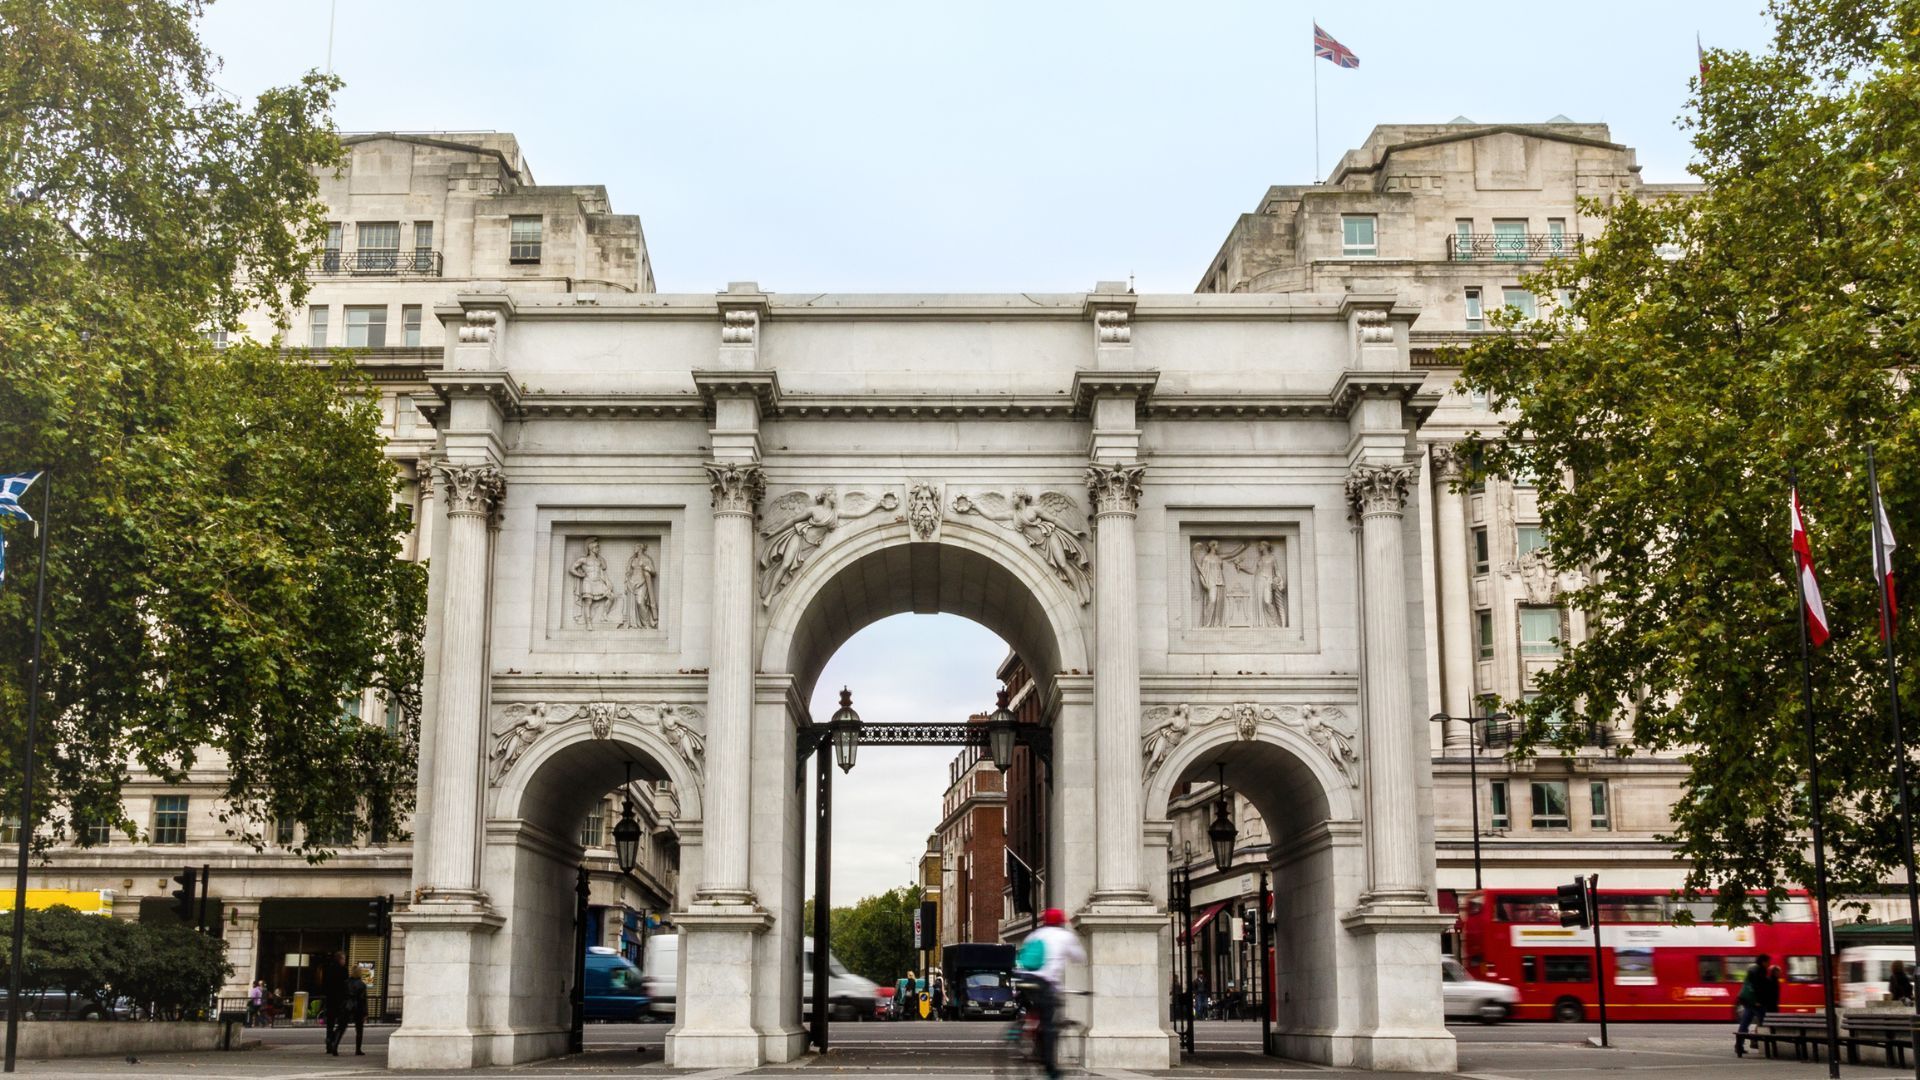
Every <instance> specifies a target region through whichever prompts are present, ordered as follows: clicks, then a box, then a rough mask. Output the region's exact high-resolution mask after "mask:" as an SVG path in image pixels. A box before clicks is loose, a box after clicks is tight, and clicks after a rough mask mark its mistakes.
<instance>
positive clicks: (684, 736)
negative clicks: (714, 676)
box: [654, 701, 707, 771]
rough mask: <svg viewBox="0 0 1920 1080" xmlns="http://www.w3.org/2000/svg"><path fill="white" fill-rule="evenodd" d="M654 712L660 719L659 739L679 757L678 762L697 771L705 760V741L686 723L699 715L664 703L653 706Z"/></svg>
mask: <svg viewBox="0 0 1920 1080" xmlns="http://www.w3.org/2000/svg"><path fill="white" fill-rule="evenodd" d="M654 712H655V713H656V714H657V715H658V716H659V717H660V735H661V737H662V738H664V739H666V740H667V745H668V746H671V747H673V752H674V753H676V754H679V755H680V760H682V761H684V762H686V763H687V764H688V765H690V766H692V767H693V768H694V770H695V771H698V770H699V769H700V767H701V762H702V761H703V760H705V758H706V754H707V740H706V739H704V738H702V737H701V735H700V733H699V732H698V731H695V730H694V729H693V728H692V726H691V725H690V724H689V723H688V721H691V720H697V719H699V714H698V713H696V712H694V711H693V708H692V707H691V706H688V705H679V706H674V705H669V704H667V703H666V702H664V701H663V702H661V703H660V704H658V705H656V706H654Z"/></svg>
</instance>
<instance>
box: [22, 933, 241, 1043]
mask: <svg viewBox="0 0 1920 1080" xmlns="http://www.w3.org/2000/svg"><path fill="white" fill-rule="evenodd" d="M26 921H27V949H26V953H25V956H26V967H25V969H24V970H22V971H21V973H20V975H21V979H20V985H21V988H22V989H23V990H24V991H26V992H27V994H26V996H28V997H30V998H37V997H38V996H39V995H40V994H42V993H44V992H46V991H48V990H63V991H66V992H67V993H70V994H73V995H75V996H77V997H84V998H88V999H91V1000H92V1001H93V1003H94V1004H95V1005H97V1006H99V1007H100V1012H101V1015H103V1016H111V1015H113V1010H112V1009H111V1008H110V1007H109V1006H110V1004H111V1002H112V999H114V998H116V997H125V998H127V999H128V1000H129V1001H131V1002H132V1003H133V1004H134V1005H136V1006H138V1007H140V1008H141V1009H144V1010H146V1011H148V1012H149V1013H150V1014H152V1015H155V1016H167V1017H175V1018H179V1017H184V1016H190V1015H192V1014H194V1013H196V1012H198V1011H199V1010H201V1009H204V1008H206V1007H207V1005H208V1003H209V1002H211V1001H212V999H213V994H214V992H215V991H216V990H218V989H219V988H220V984H221V982H222V981H224V980H225V979H226V977H227V976H228V975H230V974H232V973H233V968H232V966H231V965H230V964H228V963H227V945H226V942H224V941H221V940H220V939H219V938H217V937H214V936H212V935H210V934H202V933H199V932H197V931H195V930H192V929H190V928H188V927H185V926H169V925H164V924H163V925H156V924H153V923H144V922H132V921H129V920H125V919H115V918H112V917H111V916H105V915H87V914H82V913H80V912H78V911H75V910H74V909H72V908H70V907H66V906H64V905H55V906H53V907H50V908H48V909H46V910H45V911H28V912H27V913H26ZM12 963H13V958H12V943H11V942H10V941H9V940H7V939H5V938H0V979H4V978H6V977H7V975H8V974H9V972H10V969H11V965H12Z"/></svg>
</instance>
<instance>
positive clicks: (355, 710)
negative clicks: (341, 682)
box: [340, 694, 361, 727]
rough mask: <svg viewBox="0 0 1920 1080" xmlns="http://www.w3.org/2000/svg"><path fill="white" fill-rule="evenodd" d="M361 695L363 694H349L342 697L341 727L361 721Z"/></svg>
mask: <svg viewBox="0 0 1920 1080" xmlns="http://www.w3.org/2000/svg"><path fill="white" fill-rule="evenodd" d="M360 697H361V695H359V694H348V695H347V696H346V697H343V698H341V699H340V726H341V727H346V726H347V725H349V724H357V723H359V722H360V709H361V702H360Z"/></svg>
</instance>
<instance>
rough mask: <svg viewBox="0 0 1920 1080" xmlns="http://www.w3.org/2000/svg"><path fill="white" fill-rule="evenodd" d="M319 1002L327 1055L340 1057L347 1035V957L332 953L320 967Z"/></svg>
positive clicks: (340, 953)
mask: <svg viewBox="0 0 1920 1080" xmlns="http://www.w3.org/2000/svg"><path fill="white" fill-rule="evenodd" d="M320 1001H321V1003H322V1007H323V1008H324V1009H325V1011H326V1018H327V1053H329V1054H332V1055H333V1056H334V1057H339V1056H340V1040H341V1039H342V1038H345V1037H346V1034H347V955H346V954H345V953H343V952H337V951H336V952H334V953H333V954H332V955H331V956H329V957H327V960H326V962H325V963H323V964H322V965H321V967H320Z"/></svg>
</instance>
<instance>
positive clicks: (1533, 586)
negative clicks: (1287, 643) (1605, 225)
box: [1198, 118, 1698, 892]
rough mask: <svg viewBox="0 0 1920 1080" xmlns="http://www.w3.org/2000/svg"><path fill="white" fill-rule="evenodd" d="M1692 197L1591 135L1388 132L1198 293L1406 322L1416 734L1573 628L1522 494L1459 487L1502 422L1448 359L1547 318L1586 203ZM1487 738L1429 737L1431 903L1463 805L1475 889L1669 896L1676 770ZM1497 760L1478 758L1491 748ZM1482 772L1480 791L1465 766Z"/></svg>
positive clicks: (1509, 694)
mask: <svg viewBox="0 0 1920 1080" xmlns="http://www.w3.org/2000/svg"><path fill="white" fill-rule="evenodd" d="M1696 190H1698V187H1697V185H1691V184H1652V183H1647V182H1646V181H1644V180H1643V179H1642V178H1641V176H1640V166H1639V164H1638V163H1637V162H1636V161H1635V158H1634V152H1633V150H1632V149H1631V148H1630V147H1627V146H1624V145H1621V144H1619V143H1616V142H1614V141H1612V135H1611V133H1610V132H1609V130H1608V128H1607V126H1606V125H1605V124H1581V123H1572V122H1567V121H1564V120H1563V119H1559V118H1556V119H1555V120H1553V121H1549V122H1547V123H1544V124H1477V123H1473V122H1471V121H1468V120H1466V119H1464V118H1462V119H1459V120H1456V121H1454V122H1452V123H1447V124H1426V125H1384V126H1381V127H1377V128H1375V129H1374V130H1373V132H1372V133H1371V134H1370V135H1369V136H1368V137H1367V139H1366V141H1365V142H1364V143H1362V144H1361V145H1360V146H1359V147H1357V148H1355V149H1353V150H1350V151H1348V152H1347V153H1346V154H1345V155H1343V156H1342V157H1341V160H1340V162H1339V164H1338V165H1336V166H1335V167H1334V170H1333V172H1332V174H1331V175H1330V176H1329V177H1328V179H1327V180H1326V182H1324V183H1316V184H1310V185H1292V186H1280V187H1273V188H1270V189H1268V191H1267V193H1266V194H1265V196H1264V197H1263V198H1262V199H1261V200H1260V204H1259V206H1258V207H1257V208H1256V209H1255V210H1254V211H1253V212H1252V213H1249V214H1244V215H1242V216H1241V217H1240V219H1239V220H1238V221H1237V222H1235V224H1234V226H1233V228H1232V229H1231V231H1230V232H1229V233H1228V235H1227V239H1226V241H1225V242H1224V243H1223V244H1222V245H1221V248H1220V251H1219V253H1218V254H1217V255H1216V256H1215V257H1214V260H1213V262H1212V264H1211V265H1210V266H1208V268H1207V271H1206V273H1205V274H1204V275H1203V276H1202V277H1201V280H1200V284H1199V286H1198V291H1199V292H1201V293H1289V292H1309V293H1328V292H1332V293H1338V292H1342V291H1353V292H1367V293H1388V294H1392V295H1395V296H1398V297H1400V298H1402V300H1403V301H1405V302H1406V303H1407V304H1408V305H1410V306H1412V307H1417V308H1418V310H1419V312H1420V314H1419V318H1418V319H1416V320H1415V321H1414V323H1413V326H1412V329H1411V331H1410V333H1409V346H1410V352H1411V357H1412V362H1413V366H1414V367H1415V368H1416V369H1417V370H1419V371H1422V372H1423V373H1424V374H1425V377H1426V384H1425V387H1424V388H1423V392H1424V393H1425V394H1427V395H1429V396H1431V397H1432V398H1433V399H1435V401H1436V407H1435V408H1434V409H1433V411H1432V412H1431V414H1429V415H1427V416H1426V417H1425V418H1424V420H1423V422H1422V423H1421V425H1420V429H1419V434H1418V451H1419V453H1418V457H1419V463H1420V469H1421V476H1420V484H1421V488H1422V491H1424V492H1428V493H1430V497H1429V498H1428V499H1427V500H1425V501H1424V502H1423V503H1422V505H1421V508H1420V529H1419V545H1418V547H1419V558H1420V565H1421V590H1422V594H1423V599H1424V601H1425V603H1424V605H1423V607H1424V613H1425V614H1424V621H1423V624H1422V625H1421V627H1420V634H1421V639H1422V643H1423V646H1424V647H1423V649H1422V653H1423V656H1424V658H1425V662H1426V667H1427V670H1426V678H1425V679H1424V680H1423V686H1424V688H1425V693H1424V695H1423V697H1421V698H1420V699H1418V700H1417V701H1416V703H1415V704H1416V706H1417V707H1418V708H1419V709H1420V710H1421V712H1422V714H1423V715H1425V714H1430V713H1431V714H1439V713H1444V714H1447V715H1449V716H1454V717H1464V716H1467V715H1470V714H1471V715H1484V713H1485V709H1484V707H1482V706H1481V705H1479V704H1477V703H1479V702H1480V701H1481V700H1482V696H1483V695H1488V694H1492V695H1497V696H1498V697H1499V698H1500V699H1502V700H1507V701H1516V700H1521V699H1524V698H1526V697H1527V696H1528V695H1529V694H1530V693H1531V687H1532V680H1533V677H1534V676H1535V675H1536V674H1537V673H1538V672H1539V671H1541V670H1543V669H1545V668H1548V667H1551V666H1552V665H1553V664H1554V663H1555V662H1556V660H1557V659H1558V657H1559V655H1560V652H1561V649H1562V648H1563V644H1562V643H1564V642H1577V641H1580V640H1582V639H1583V637H1584V636H1585V615H1584V614H1583V613H1582V612H1580V611H1577V610H1572V609H1569V608H1567V607H1566V606H1565V605H1564V604H1563V603H1562V602H1561V596H1562V594H1563V592H1564V591H1565V590H1566V589H1568V588H1570V587H1573V586H1575V585H1577V584H1578V582H1579V580H1580V578H1579V574H1580V568H1578V567H1561V566H1556V565H1555V564H1554V563H1553V561H1552V559H1551V557H1550V555H1549V547H1548V542H1547V537H1546V535H1545V532H1544V530H1543V529H1542V528H1541V526H1540V517H1539V512H1538V506H1537V500H1536V491H1535V489H1534V487H1533V486H1532V485H1531V483H1530V482H1529V481H1528V479H1527V478H1525V477H1511V478H1494V479H1490V480H1489V481H1487V482H1486V483H1485V484H1484V485H1479V486H1474V487H1471V488H1462V487H1461V486H1459V481H1460V478H1461V472H1460V469H1461V465H1462V463H1463V458H1462V453H1463V448H1462V444H1463V443H1465V442H1466V440H1468V439H1469V438H1471V437H1475V436H1483V437H1489V438H1497V437H1499V434H1500V432H1501V430H1502V417H1501V416H1500V415H1499V414H1498V413H1497V412H1496V411H1494V410H1493V409H1491V408H1490V407H1489V405H1488V403H1487V401H1486V400H1485V399H1484V397H1479V396H1476V395H1472V394H1468V393H1466V392H1464V391H1462V390H1460V389H1458V388H1457V387H1456V386H1455V382H1456V380H1457V379H1458V377H1459V374H1460V371H1459V368H1458V366H1457V364H1455V363H1454V362H1453V361H1452V360H1451V359H1450V356H1451V353H1450V350H1451V348H1452V347H1453V346H1457V345H1460V344H1462V343H1465V342H1467V341H1470V340H1472V338H1473V336H1474V335H1477V334H1483V333H1488V332H1492V331H1491V330H1490V329H1489V325H1490V324H1489V323H1488V319H1487V317H1488V315H1489V314H1491V313H1492V312H1493V311H1495V310H1497V309H1499V308H1501V307H1515V308H1518V309H1519V310H1520V311H1522V312H1523V313H1534V312H1538V311H1540V310H1544V309H1545V308H1547V307H1548V306H1549V305H1552V304H1554V303H1555V302H1556V301H1557V299H1558V298H1555V297H1550V296H1543V297H1536V296H1534V295H1532V294H1531V293H1530V292H1529V291H1527V290H1526V289H1525V288H1524V287H1523V285H1522V282H1521V278H1522V276H1523V275H1526V274H1528V273H1530V272H1533V271H1536V270H1538V269H1539V268H1540V267H1542V266H1543V265H1544V263H1545V260H1548V259H1552V258H1555V257H1559V256H1562V255H1568V254H1571V253H1572V252H1573V251H1574V250H1576V249H1577V246H1578V245H1579V244H1580V243H1581V241H1582V238H1583V237H1585V236H1591V235H1592V234H1593V232H1594V230H1595V229H1596V228H1597V221H1596V219H1595V218H1594V217H1592V216H1591V215H1590V214H1588V213H1587V212H1586V211H1585V210H1584V209H1583V208H1582V206H1581V205H1580V200H1582V199H1594V200H1598V201H1599V203H1600V204H1602V205H1605V204H1607V203H1610V202H1611V201H1613V200H1616V199H1621V198H1627V197H1633V198H1641V199H1648V198H1671V197H1685V196H1686V195H1687V194H1688V193H1690V192H1693V191H1696ZM1501 734H1502V726H1501V725H1498V724H1495V725H1475V726H1474V728H1473V729H1472V730H1471V731H1470V730H1469V727H1468V725H1466V724H1463V723H1457V722H1447V723H1436V724H1434V725H1433V729H1432V733H1431V735H1432V750H1433V772H1434V783H1435V790H1434V810H1435V827H1436V830H1437V848H1438V854H1439V861H1440V863H1439V883H1440V886H1441V888H1442V889H1443V890H1444V891H1447V892H1451V891H1454V890H1460V889H1467V888H1472V887H1473V886H1474V881H1475V870H1474V865H1473V843H1472V840H1473V835H1472V826H1471V824H1470V822H1471V820H1472V816H1473V813H1472V812H1473V809H1474V807H1473V801H1475V800H1477V802H1478V804H1479V805H1478V810H1479V821H1480V828H1481V833H1482V835H1481V843H1480V849H1481V873H1480V877H1481V878H1482V879H1483V880H1484V883H1485V884H1486V885H1488V886H1501V885H1520V886H1545V885H1552V884H1558V883H1561V882H1564V881H1566V880H1570V879H1571V877H1572V876H1573V875H1574V874H1575V873H1582V874H1584V873H1590V872H1596V871H1597V872H1599V873H1600V875H1601V882H1602V885H1603V887H1609V886H1610V887H1630V886H1631V887H1659V888H1667V887H1673V886H1677V885H1678V884H1680V882H1681V878H1682V876H1683V875H1684V873H1685V867H1684V866H1681V865H1678V864H1676V863H1675V862H1674V860H1673V856H1672V851H1671V849H1670V848H1669V847H1668V846H1667V845H1664V844H1662V843H1660V842H1659V841H1658V840H1656V839H1655V836H1656V835H1657V834H1659V833H1661V832H1663V831H1664V830H1665V829H1667V827H1668V826H1669V824H1670V818H1669V808H1670V807H1671V806H1672V804H1673V802H1674V801H1675V799H1676V798H1677V797H1678V795H1679V793H1680V782H1681V780H1682V778H1683V777H1684V775H1685V771H1686V770H1685V766H1684V765H1683V764H1682V763H1681V762H1680V761H1679V760H1677V759H1676V758H1675V757H1674V756H1670V755H1648V754H1645V753H1639V754H1635V755H1634V756H1632V757H1621V756H1619V755H1618V754H1617V753H1616V751H1617V749H1618V748H1619V747H1620V746H1621V745H1622V744H1623V742H1624V741H1625V739H1626V738H1627V736H1628V734H1629V732H1628V731H1627V730H1626V729H1624V728H1622V729H1617V730H1616V729H1608V730H1602V731H1592V732H1587V733H1585V742H1586V743H1587V745H1586V747H1585V748H1583V749H1582V750H1580V751H1579V752H1578V753H1577V754H1575V755H1573V756H1572V757H1560V756H1558V755H1554V754H1551V753H1549V754H1543V755H1541V756H1540V757H1539V758H1538V759H1537V760H1534V761H1530V762H1508V761H1506V760H1504V755H1503V753H1502V740H1501ZM1489 743H1490V744H1491V745H1487V744H1489ZM1476 752H1477V753H1478V754H1479V755H1480V757H1479V759H1478V761H1477V762H1473V763H1471V764H1474V765H1475V766H1477V771H1478V780H1479V787H1478V790H1477V791H1476V790H1473V789H1472V788H1471V786H1470V770H1469V767H1468V766H1469V764H1470V763H1469V761H1468V757H1467V756H1468V754H1470V753H1476Z"/></svg>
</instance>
